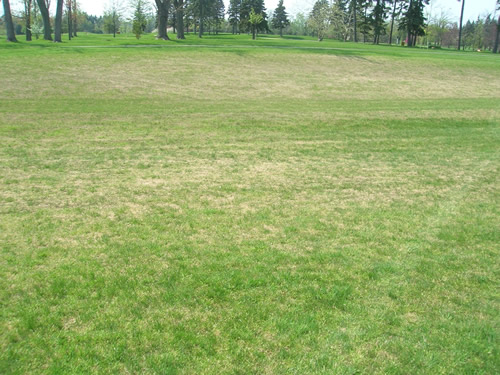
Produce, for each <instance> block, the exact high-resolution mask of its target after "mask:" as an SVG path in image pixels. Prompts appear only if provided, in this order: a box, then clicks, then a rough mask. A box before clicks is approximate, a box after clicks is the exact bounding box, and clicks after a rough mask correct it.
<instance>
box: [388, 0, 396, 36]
mask: <svg viewBox="0 0 500 375" xmlns="http://www.w3.org/2000/svg"><path fill="white" fill-rule="evenodd" d="M396 3H397V0H394V8H393V9H392V17H391V33H390V34H389V44H392V33H393V31H394V17H395V16H396Z"/></svg>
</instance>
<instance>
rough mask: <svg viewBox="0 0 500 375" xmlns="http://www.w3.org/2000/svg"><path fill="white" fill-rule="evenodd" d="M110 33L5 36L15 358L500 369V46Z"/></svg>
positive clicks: (6, 349) (97, 368)
mask: <svg viewBox="0 0 500 375" xmlns="http://www.w3.org/2000/svg"><path fill="white" fill-rule="evenodd" d="M108 39H110V38H109V36H100V37H97V36H81V37H79V38H77V39H76V40H74V41H73V42H71V43H63V44H61V45H56V46H54V45H52V44H49V43H46V42H42V41H39V42H35V43H33V44H32V45H27V44H26V43H19V44H17V45H7V44H5V43H4V42H2V43H0V98H1V101H0V247H1V252H0V304H1V305H0V307H1V309H0V373H2V374H10V373H30V374H36V373H64V374H68V373H75V374H80V373H117V372H123V373H127V372H129V373H161V374H194V373H203V374H224V373H241V374H248V373H256V374H266V373H268V374H304V373H314V374H331V373H340V374H348V373H380V374H382V373H384V374H386V373H394V374H408V373H412V374H413V373H415V374H417V373H449V374H456V373H479V374H494V373H498V372H499V370H500V364H499V360H498V358H499V353H498V330H499V319H498V310H499V307H500V306H499V299H498V282H499V278H498V271H499V267H498V259H499V251H498V243H499V240H500V239H499V231H498V228H499V224H500V220H499V208H498V207H499V188H498V187H499V186H500V185H499V178H498V176H499V148H498V145H499V141H500V134H499V116H500V104H499V103H500V94H499V93H500V90H499V89H500V60H498V56H493V55H486V54H474V53H453V52H446V51H420V50H408V49H403V48H395V47H374V46H363V45H360V44H344V43H337V42H331V41H325V42H324V43H321V44H319V43H317V42H314V41H312V40H279V39H270V38H261V39H260V40H257V41H256V42H253V41H250V40H248V39H246V36H239V37H230V36H227V35H222V36H220V37H208V38H204V39H203V40H202V41H200V40H198V39H197V38H193V37H191V38H189V39H188V40H187V41H186V42H177V41H176V42H170V43H165V42H157V41H154V40H152V39H151V38H150V37H148V38H144V39H142V40H141V41H140V42H138V43H141V44H143V46H142V48H122V47H123V45H130V44H133V43H134V41H133V40H132V39H131V38H130V37H128V36H121V37H120V38H117V39H116V40H112V41H111V40H108ZM76 44H78V45H81V46H87V47H86V48H79V47H75V45H76ZM151 44H158V45H163V46H165V47H164V48H156V47H148V45H151ZM107 45H114V46H116V47H114V48H102V47H106V46H107ZM89 46H90V47H89ZM92 46H96V47H101V48H94V47H92ZM318 47H319V48H318Z"/></svg>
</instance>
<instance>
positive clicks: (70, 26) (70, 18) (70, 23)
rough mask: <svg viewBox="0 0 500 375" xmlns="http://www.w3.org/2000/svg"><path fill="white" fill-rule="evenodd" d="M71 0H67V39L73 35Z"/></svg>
mask: <svg viewBox="0 0 500 375" xmlns="http://www.w3.org/2000/svg"><path fill="white" fill-rule="evenodd" d="M71 2H72V0H69V1H68V38H69V40H71V37H72V36H73V30H72V23H73V15H72V12H71Z"/></svg>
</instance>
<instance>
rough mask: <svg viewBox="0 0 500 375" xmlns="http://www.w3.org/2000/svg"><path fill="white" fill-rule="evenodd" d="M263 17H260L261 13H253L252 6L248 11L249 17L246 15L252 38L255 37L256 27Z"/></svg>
mask: <svg viewBox="0 0 500 375" xmlns="http://www.w3.org/2000/svg"><path fill="white" fill-rule="evenodd" d="M263 19H264V17H262V14H260V13H255V11H254V10H253V8H252V10H251V11H250V17H248V24H249V25H250V28H251V29H252V39H255V38H256V35H257V28H258V26H259V25H260V23H261V22H262V20H263Z"/></svg>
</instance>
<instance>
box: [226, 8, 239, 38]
mask: <svg viewBox="0 0 500 375" xmlns="http://www.w3.org/2000/svg"><path fill="white" fill-rule="evenodd" d="M240 12H241V0H230V1H229V9H228V11H227V13H228V21H229V24H230V25H231V27H232V32H233V34H236V33H239V30H238V25H239V23H240Z"/></svg>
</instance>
